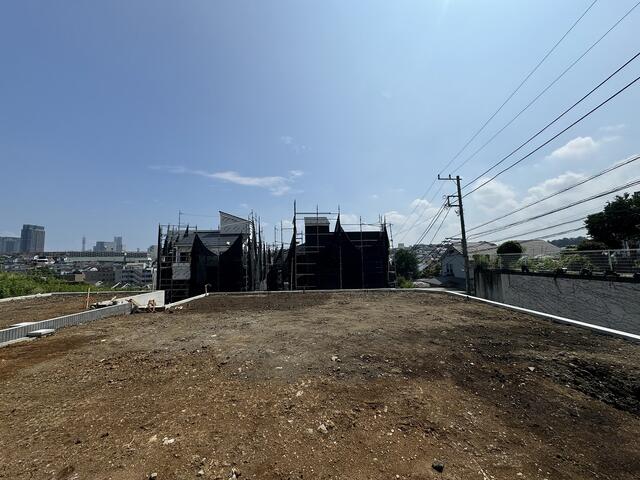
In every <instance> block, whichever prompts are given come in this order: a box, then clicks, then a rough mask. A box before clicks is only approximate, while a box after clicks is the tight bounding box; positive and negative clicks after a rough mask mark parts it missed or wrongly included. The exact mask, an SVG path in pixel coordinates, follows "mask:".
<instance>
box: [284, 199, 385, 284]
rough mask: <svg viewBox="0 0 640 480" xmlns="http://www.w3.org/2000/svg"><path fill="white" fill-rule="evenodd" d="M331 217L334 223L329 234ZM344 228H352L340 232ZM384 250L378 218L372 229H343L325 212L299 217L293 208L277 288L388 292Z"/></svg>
mask: <svg viewBox="0 0 640 480" xmlns="http://www.w3.org/2000/svg"><path fill="white" fill-rule="evenodd" d="M331 215H333V216H334V218H335V226H334V228H333V231H332V230H331V228H330V226H331V222H330V220H329V216H331ZM300 218H302V222H303V225H302V228H301V229H299V227H298V223H299V221H300ZM344 226H347V227H352V228H349V229H348V230H345V228H344ZM354 227H355V228H354ZM356 228H357V229H356ZM389 250H390V244H389V236H388V233H387V225H386V223H385V222H384V221H382V219H381V220H380V222H378V223H376V224H363V223H362V222H359V223H358V224H350V225H343V224H342V223H341V221H340V214H339V213H338V214H337V216H335V214H332V213H330V212H324V213H320V212H318V211H316V212H315V213H314V212H311V213H309V212H302V213H301V212H297V211H295V206H294V216H293V235H292V238H291V243H290V245H289V249H288V250H287V252H286V254H284V255H283V259H282V267H281V271H282V273H281V277H282V279H283V287H284V288H289V289H293V290H307V289H347V288H385V287H389V286H391V285H394V284H395V274H394V271H393V270H392V269H390V262H389ZM283 253H284V252H283ZM275 268H277V265H276V266H275Z"/></svg>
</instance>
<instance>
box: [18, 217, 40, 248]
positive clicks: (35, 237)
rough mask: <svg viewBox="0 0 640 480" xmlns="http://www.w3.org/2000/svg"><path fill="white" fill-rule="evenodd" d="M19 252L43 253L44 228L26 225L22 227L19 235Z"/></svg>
mask: <svg viewBox="0 0 640 480" xmlns="http://www.w3.org/2000/svg"><path fill="white" fill-rule="evenodd" d="M20 252H21V253H42V252H44V227H42V226H40V225H28V224H25V225H23V226H22V232H21V233H20Z"/></svg>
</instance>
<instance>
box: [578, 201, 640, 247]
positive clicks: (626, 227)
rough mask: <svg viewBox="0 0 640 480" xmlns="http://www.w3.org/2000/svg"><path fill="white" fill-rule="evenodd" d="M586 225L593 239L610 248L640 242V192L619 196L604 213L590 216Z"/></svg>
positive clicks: (607, 206) (606, 206) (608, 205)
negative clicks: (627, 242) (625, 243)
mask: <svg viewBox="0 0 640 480" xmlns="http://www.w3.org/2000/svg"><path fill="white" fill-rule="evenodd" d="M584 223H585V227H586V228H587V232H589V235H590V236H591V238H593V239H594V240H596V241H598V242H602V243H605V244H606V245H607V246H608V247H609V248H621V247H622V246H623V242H624V241H639V240H640V192H636V193H634V194H633V195H630V194H629V193H625V194H624V195H622V196H620V195H617V196H616V198H614V199H613V200H612V201H610V202H607V204H606V205H605V207H604V210H603V211H602V212H599V213H594V214H593V215H589V216H588V217H587V219H586V220H585V222H584Z"/></svg>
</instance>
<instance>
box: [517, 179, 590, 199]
mask: <svg viewBox="0 0 640 480" xmlns="http://www.w3.org/2000/svg"><path fill="white" fill-rule="evenodd" d="M585 178H586V175H584V174H582V173H574V172H566V173H563V174H561V175H558V176H557V177H553V178H549V179H547V180H544V181H543V182H541V183H539V184H537V185H534V186H533V187H531V188H529V189H528V190H527V193H528V196H527V198H525V201H533V200H535V199H537V198H541V197H544V196H546V195H549V194H551V193H553V192H557V191H558V190H561V189H562V188H565V187H568V186H569V185H572V184H574V183H576V182H579V181H580V180H584V179H585Z"/></svg>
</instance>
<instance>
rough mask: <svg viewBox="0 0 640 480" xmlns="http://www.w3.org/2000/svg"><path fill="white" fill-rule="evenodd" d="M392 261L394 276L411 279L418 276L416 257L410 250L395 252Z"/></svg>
mask: <svg viewBox="0 0 640 480" xmlns="http://www.w3.org/2000/svg"><path fill="white" fill-rule="evenodd" d="M393 260H394V263H395V264H396V275H398V276H399V277H404V278H409V279H413V278H416V277H417V276H418V273H419V271H418V257H417V256H416V254H415V253H414V252H413V251H412V250H409V249H407V248H400V249H398V250H396V253H395V255H394V257H393Z"/></svg>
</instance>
